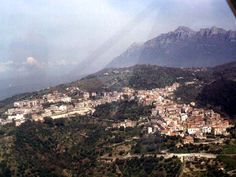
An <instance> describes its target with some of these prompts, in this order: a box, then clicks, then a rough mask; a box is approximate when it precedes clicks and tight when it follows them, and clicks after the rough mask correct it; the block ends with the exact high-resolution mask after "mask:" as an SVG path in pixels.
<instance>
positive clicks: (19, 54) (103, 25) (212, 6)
mask: <svg viewBox="0 0 236 177" xmlns="http://www.w3.org/2000/svg"><path fill="white" fill-rule="evenodd" d="M0 4H1V5H0V24H1V25H0V80H3V79H8V80H11V79H12V80H14V78H21V77H27V76H29V75H40V76H41V75H44V77H49V76H53V75H65V74H67V73H70V71H76V69H75V67H76V66H78V65H80V63H81V62H84V61H86V60H87V59H90V60H91V58H92V59H94V62H92V63H90V64H91V66H92V65H93V66H92V67H90V68H92V71H95V70H98V69H101V68H102V67H104V66H105V65H106V64H107V63H108V62H109V61H111V60H112V59H113V58H114V57H116V56H118V55H119V54H121V53H122V52H124V51H125V50H126V49H127V48H128V47H129V46H130V45H131V44H132V43H142V42H145V41H146V40H148V39H151V38H153V37H155V36H157V35H159V34H161V33H165V32H168V31H171V30H174V29H176V28H177V27H178V26H188V27H190V28H192V29H194V30H198V29H200V28H206V27H212V26H217V27H222V28H225V29H227V30H230V29H231V30H235V29H236V21H235V17H234V16H233V14H232V12H231V11H230V9H229V7H228V5H227V3H226V1H225V0H195V1H191V0H30V1H29V0H0ZM18 80H19V79H18Z"/></svg>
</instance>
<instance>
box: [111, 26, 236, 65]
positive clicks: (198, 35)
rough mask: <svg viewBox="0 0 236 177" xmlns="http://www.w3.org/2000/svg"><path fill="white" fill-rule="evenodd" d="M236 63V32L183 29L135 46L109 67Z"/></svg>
mask: <svg viewBox="0 0 236 177" xmlns="http://www.w3.org/2000/svg"><path fill="white" fill-rule="evenodd" d="M235 60H236V31H226V30H224V29H221V28H216V27H212V28H210V29H208V28H206V29H201V30H200V31H193V30H191V29H190V28H187V27H179V28H177V29H176V30H175V31H173V32H169V33H166V34H162V35H160V36H158V37H156V38H154V39H151V40H149V41H147V42H145V43H144V44H142V45H132V46H131V47H130V48H129V49H128V50H126V51H125V52H124V53H123V54H121V55H120V56H118V57H116V58H115V59H114V60H112V61H111V63H109V64H108V66H107V67H126V66H132V65H135V64H157V65H162V66H172V67H202V66H204V67H205V66H215V65H219V64H223V63H226V62H230V61H235Z"/></svg>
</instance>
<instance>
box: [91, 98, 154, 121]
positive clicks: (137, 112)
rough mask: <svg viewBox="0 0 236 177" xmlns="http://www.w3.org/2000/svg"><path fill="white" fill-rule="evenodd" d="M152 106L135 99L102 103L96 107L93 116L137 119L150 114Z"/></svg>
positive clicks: (112, 118)
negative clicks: (143, 104)
mask: <svg viewBox="0 0 236 177" xmlns="http://www.w3.org/2000/svg"><path fill="white" fill-rule="evenodd" d="M151 110H152V106H142V105H140V104H139V103H138V102H137V101H135V100H131V101H128V100H125V101H120V102H112V103H106V104H102V105H99V106H97V107H96V111H95V113H94V116H95V117H97V118H101V119H110V120H121V121H122V120H125V119H131V120H139V118H140V117H143V116H148V115H151Z"/></svg>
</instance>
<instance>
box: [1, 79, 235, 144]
mask: <svg viewBox="0 0 236 177" xmlns="http://www.w3.org/2000/svg"><path fill="white" fill-rule="evenodd" d="M185 84H192V83H185ZM179 86H180V84H179V83H174V84H172V85H170V86H166V87H164V88H155V89H151V90H137V89H132V88H128V87H124V88H123V89H122V91H120V92H118V91H113V92H101V93H96V92H87V91H83V90H81V89H80V88H78V87H67V88H66V89H65V92H64V93H60V92H59V91H53V92H52V93H49V94H45V95H42V97H41V98H38V99H31V100H21V101H16V102H14V104H13V107H12V108H10V109H8V110H7V111H6V112H5V113H4V114H5V115H6V116H7V118H6V119H0V123H1V125H5V124H7V123H12V122H14V123H15V125H16V126H19V125H21V124H22V123H24V122H25V121H27V120H29V121H41V122H42V121H44V119H45V118H49V117H50V118H52V119H59V118H70V117H73V116H78V115H79V116H83V115H90V116H93V114H94V112H95V111H96V108H97V106H99V105H103V104H107V103H112V102H119V101H122V100H125V99H126V100H137V102H138V104H140V105H143V106H145V105H152V106H153V108H152V113H151V115H146V116H145V117H140V119H139V120H131V119H132V117H130V118H128V119H125V120H124V121H118V122H117V121H114V123H113V125H112V127H107V128H108V129H109V128H120V127H123V128H127V127H135V126H143V129H144V130H145V132H146V133H147V134H152V133H155V132H160V133H161V134H163V135H168V136H180V137H182V138H183V143H184V144H188V143H194V139H195V138H197V139H201V140H204V139H206V137H207V135H208V134H212V135H215V136H217V135H224V136H227V135H228V132H227V129H228V128H230V127H232V124H231V123H230V121H229V120H227V119H226V118H225V117H223V116H221V115H220V114H219V113H216V112H214V111H213V110H210V109H203V108H198V107H196V105H195V103H194V102H191V103H190V104H180V103H177V102H176V101H175V100H174V99H173V92H174V91H175V90H176V89H177V88H178V87H179ZM66 93H67V94H68V95H76V96H74V97H73V96H68V95H67V94H66ZM75 93H76V94H75Z"/></svg>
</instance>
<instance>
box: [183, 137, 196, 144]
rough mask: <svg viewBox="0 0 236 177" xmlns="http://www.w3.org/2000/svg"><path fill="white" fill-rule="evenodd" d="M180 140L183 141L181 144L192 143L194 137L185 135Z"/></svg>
mask: <svg viewBox="0 0 236 177" xmlns="http://www.w3.org/2000/svg"><path fill="white" fill-rule="evenodd" d="M182 141H183V144H192V143H194V139H193V137H192V136H185V137H184V138H183V140H182Z"/></svg>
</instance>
